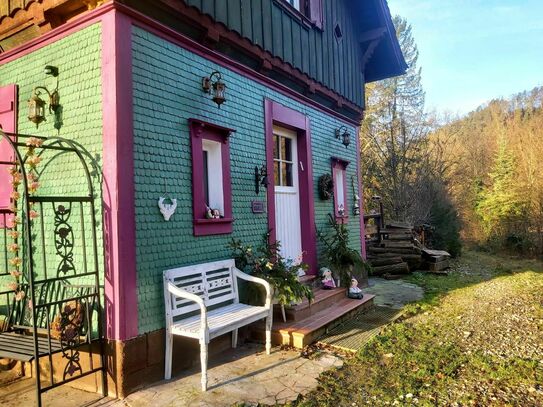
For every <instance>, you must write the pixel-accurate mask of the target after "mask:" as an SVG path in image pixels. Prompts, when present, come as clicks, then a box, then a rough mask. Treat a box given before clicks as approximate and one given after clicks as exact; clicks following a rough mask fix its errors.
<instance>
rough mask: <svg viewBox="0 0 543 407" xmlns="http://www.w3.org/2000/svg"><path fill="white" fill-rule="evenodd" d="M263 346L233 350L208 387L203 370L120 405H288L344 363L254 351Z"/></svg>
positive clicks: (329, 357) (287, 352)
mask: <svg viewBox="0 0 543 407" xmlns="http://www.w3.org/2000/svg"><path fill="white" fill-rule="evenodd" d="M257 349H258V350H260V349H261V347H259V346H255V345H247V346H244V347H242V348H240V349H239V350H235V351H233V352H231V353H230V355H229V356H227V357H225V358H223V359H222V360H221V361H219V363H221V364H215V366H214V367H211V368H210V369H209V370H208V378H209V387H208V391H207V392H206V393H202V392H201V391H200V374H199V371H193V372H190V373H189V374H188V375H187V376H185V377H183V378H179V379H177V380H172V381H169V382H162V383H160V384H158V385H155V386H153V387H149V388H148V389H145V390H141V391H138V392H136V393H134V394H132V395H130V396H128V397H127V398H126V399H125V400H123V401H122V402H118V403H122V404H114V406H115V407H117V406H119V407H120V406H121V405H122V406H130V407H143V406H149V405H153V406H154V407H157V406H180V407H181V406H206V407H207V406H210V407H211V406H213V407H215V406H217V407H219V406H231V405H233V404H235V403H238V402H245V403H248V404H250V405H257V404H258V403H260V404H264V405H274V404H276V403H280V404H284V403H287V402H289V401H292V400H295V399H296V398H297V397H298V395H299V394H306V393H307V392H309V391H310V390H312V389H314V388H315V387H316V386H317V378H318V376H319V375H320V374H321V373H322V372H324V371H325V370H327V369H330V368H332V367H339V366H341V365H342V363H343V362H342V361H341V359H339V358H337V357H335V356H332V355H328V354H323V355H321V356H320V358H317V359H315V360H312V359H311V360H310V359H304V358H301V357H300V354H299V352H295V351H292V350H280V349H278V348H274V349H273V351H272V354H271V355H269V356H268V355H266V354H265V353H263V352H262V353H261V352H258V353H255V351H256V350H257Z"/></svg>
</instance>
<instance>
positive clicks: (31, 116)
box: [28, 65, 60, 127]
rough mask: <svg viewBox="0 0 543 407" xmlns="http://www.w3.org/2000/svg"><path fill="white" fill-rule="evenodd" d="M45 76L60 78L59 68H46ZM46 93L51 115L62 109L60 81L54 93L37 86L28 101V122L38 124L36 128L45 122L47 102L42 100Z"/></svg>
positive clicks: (48, 66) (49, 66)
mask: <svg viewBox="0 0 543 407" xmlns="http://www.w3.org/2000/svg"><path fill="white" fill-rule="evenodd" d="M45 74H46V75H51V76H54V77H58V68H57V67H54V66H51V65H47V66H46V67H45ZM41 91H44V92H45V93H47V95H48V96H49V114H52V113H54V112H56V111H57V110H58V108H59V107H60V96H59V94H58V79H57V86H56V87H55V89H54V90H53V91H52V92H49V90H48V89H47V88H46V87H45V86H36V87H35V88H34V90H33V91H32V96H30V99H28V120H30V121H31V122H32V123H35V124H36V127H38V125H39V124H40V123H41V122H43V121H44V120H45V105H46V102H45V101H44V100H43V99H41V98H40V95H41V94H42V92H41Z"/></svg>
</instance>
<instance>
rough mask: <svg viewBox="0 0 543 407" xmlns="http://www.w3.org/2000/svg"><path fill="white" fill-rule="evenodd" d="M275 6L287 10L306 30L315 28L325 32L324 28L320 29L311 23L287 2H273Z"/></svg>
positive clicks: (274, 0) (278, 0)
mask: <svg viewBox="0 0 543 407" xmlns="http://www.w3.org/2000/svg"><path fill="white" fill-rule="evenodd" d="M273 2H274V3H275V5H277V6H278V7H281V8H282V9H283V10H285V11H286V12H287V13H288V14H290V16H291V17H293V18H294V19H295V20H297V21H298V22H299V23H300V24H301V25H302V26H303V27H304V28H305V29H308V30H309V29H311V28H315V29H317V30H319V31H323V28H322V27H320V26H319V25H318V24H317V23H316V22H314V21H311V20H310V19H309V17H307V16H306V15H305V14H304V13H302V12H301V11H299V10H297V9H296V8H294V7H293V6H292V5H291V4H290V3H287V2H286V1H285V0H273Z"/></svg>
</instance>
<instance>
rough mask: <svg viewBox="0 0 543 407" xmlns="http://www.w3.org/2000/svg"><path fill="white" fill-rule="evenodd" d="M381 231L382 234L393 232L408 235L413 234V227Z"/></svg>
mask: <svg viewBox="0 0 543 407" xmlns="http://www.w3.org/2000/svg"><path fill="white" fill-rule="evenodd" d="M379 233H380V234H382V235H389V234H392V235H408V236H411V235H412V234H413V232H412V231H411V229H381V230H380V231H379Z"/></svg>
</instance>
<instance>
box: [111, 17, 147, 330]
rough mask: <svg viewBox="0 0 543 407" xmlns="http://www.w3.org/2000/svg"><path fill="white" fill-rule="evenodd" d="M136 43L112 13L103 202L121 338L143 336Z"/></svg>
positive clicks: (114, 319)
mask: <svg viewBox="0 0 543 407" xmlns="http://www.w3.org/2000/svg"><path fill="white" fill-rule="evenodd" d="M110 9H111V8H110ZM131 43H132V23H131V20H130V19H129V18H128V17H126V16H125V15H123V14H121V13H119V12H118V11H116V10H111V12H109V13H107V14H106V15H105V16H104V17H103V23H102V97H103V101H102V114H103V154H104V159H103V163H104V168H103V174H104V180H103V193H104V196H103V199H104V235H105V236H104V239H105V241H104V246H105V265H106V273H105V293H106V316H107V330H106V332H107V337H108V338H109V339H117V340H127V339H130V338H133V337H135V336H137V335H138V301H137V299H138V296H137V284H136V216H135V208H134V202H135V197H134V196H135V194H134V146H133V135H134V129H133V113H132V103H133V102H132V47H131V46H130V44H131Z"/></svg>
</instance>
